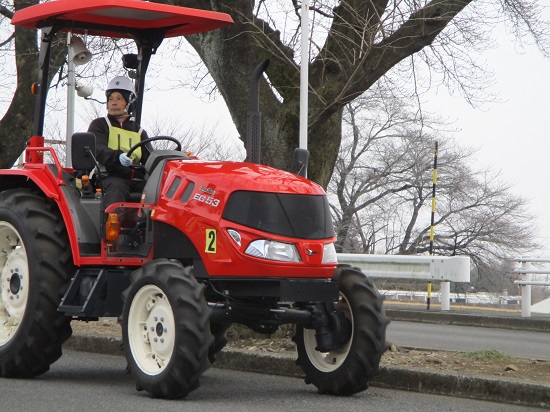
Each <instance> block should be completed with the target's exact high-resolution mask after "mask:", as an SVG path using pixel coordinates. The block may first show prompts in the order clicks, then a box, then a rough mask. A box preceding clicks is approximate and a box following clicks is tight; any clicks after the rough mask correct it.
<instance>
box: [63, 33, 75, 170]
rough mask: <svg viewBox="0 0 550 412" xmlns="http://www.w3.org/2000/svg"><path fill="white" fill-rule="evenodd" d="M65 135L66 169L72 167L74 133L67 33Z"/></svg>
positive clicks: (72, 71) (71, 51)
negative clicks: (72, 138) (72, 137)
mask: <svg viewBox="0 0 550 412" xmlns="http://www.w3.org/2000/svg"><path fill="white" fill-rule="evenodd" d="M67 49H68V53H67V133H66V144H65V147H66V151H67V153H66V154H65V157H66V159H67V160H66V165H65V166H66V167H72V166H73V161H72V158H71V136H72V135H73V132H74V101H75V74H74V66H75V65H74V61H73V60H74V53H73V50H72V47H71V32H68V33H67Z"/></svg>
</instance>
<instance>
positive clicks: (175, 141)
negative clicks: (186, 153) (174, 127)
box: [126, 136, 181, 157]
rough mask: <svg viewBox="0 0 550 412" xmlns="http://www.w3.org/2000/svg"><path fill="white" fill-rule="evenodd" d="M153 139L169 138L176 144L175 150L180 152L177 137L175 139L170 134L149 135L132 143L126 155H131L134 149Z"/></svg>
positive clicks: (179, 143)
mask: <svg viewBox="0 0 550 412" xmlns="http://www.w3.org/2000/svg"><path fill="white" fill-rule="evenodd" d="M155 140H169V141H171V142H174V143H175V144H176V150H178V151H180V152H181V142H180V141H179V140H178V139H176V138H175V137H172V136H155V137H149V138H147V139H143V140H142V141H140V142H137V143H136V144H135V145H133V146H132V147H131V148H130V150H128V153H126V156H128V157H131V156H132V153H134V151H135V150H136V149H137V148H139V147H141V146H144V145H146V144H147V143H149V142H154V141H155Z"/></svg>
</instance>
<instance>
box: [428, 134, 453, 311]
mask: <svg viewBox="0 0 550 412" xmlns="http://www.w3.org/2000/svg"><path fill="white" fill-rule="evenodd" d="M436 183H437V141H436V142H435V148H434V172H433V184H432V218H431V225H430V256H433V248H434V225H435V188H436ZM431 297H432V282H428V298H427V299H426V304H427V310H430V301H431ZM448 297H449V296H447V298H448ZM447 304H448V302H447ZM441 305H442V308H443V296H441ZM447 310H448V309H447Z"/></svg>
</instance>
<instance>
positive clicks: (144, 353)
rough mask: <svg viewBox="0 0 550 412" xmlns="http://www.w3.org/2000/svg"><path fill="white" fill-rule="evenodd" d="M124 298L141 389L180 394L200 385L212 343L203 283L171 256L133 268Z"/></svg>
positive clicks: (131, 358) (129, 356)
mask: <svg viewBox="0 0 550 412" xmlns="http://www.w3.org/2000/svg"><path fill="white" fill-rule="evenodd" d="M122 298H123V301H124V309H123V313H122V318H121V323H122V338H123V342H124V353H125V356H126V360H127V361H128V367H129V370H130V372H131V373H132V375H134V376H135V378H136V380H137V388H138V390H145V391H147V392H148V393H149V395H150V396H151V397H155V398H169V399H177V398H182V397H184V396H186V395H187V394H188V393H189V392H191V391H192V390H194V389H196V388H198V387H199V385H200V383H199V378H200V376H201V374H202V373H203V372H204V371H205V370H206V369H208V367H209V366H210V362H209V360H208V350H209V347H210V346H211V345H212V343H213V340H214V339H213V337H212V334H211V332H210V322H209V318H210V312H211V310H210V308H209V307H208V303H207V302H206V299H205V297H204V285H201V284H199V283H198V282H197V280H196V279H195V278H194V277H193V276H192V274H191V268H184V267H183V266H182V265H181V264H179V263H177V262H174V261H170V260H168V259H158V260H154V261H152V262H149V263H146V264H145V265H143V266H142V267H141V268H139V269H138V270H136V271H135V272H133V273H132V275H131V279H130V286H129V287H128V289H126V290H125V291H124V292H123V294H122Z"/></svg>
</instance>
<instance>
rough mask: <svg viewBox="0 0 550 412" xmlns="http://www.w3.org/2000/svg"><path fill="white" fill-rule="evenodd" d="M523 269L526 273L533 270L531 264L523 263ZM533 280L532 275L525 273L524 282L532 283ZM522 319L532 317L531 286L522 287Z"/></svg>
mask: <svg viewBox="0 0 550 412" xmlns="http://www.w3.org/2000/svg"><path fill="white" fill-rule="evenodd" d="M521 268H522V269H523V270H525V271H529V270H532V269H533V265H532V263H531V262H521ZM532 279H533V275H532V274H531V273H524V274H523V275H522V280H524V281H530V280H532ZM521 317H522V318H529V317H531V285H522V286H521Z"/></svg>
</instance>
